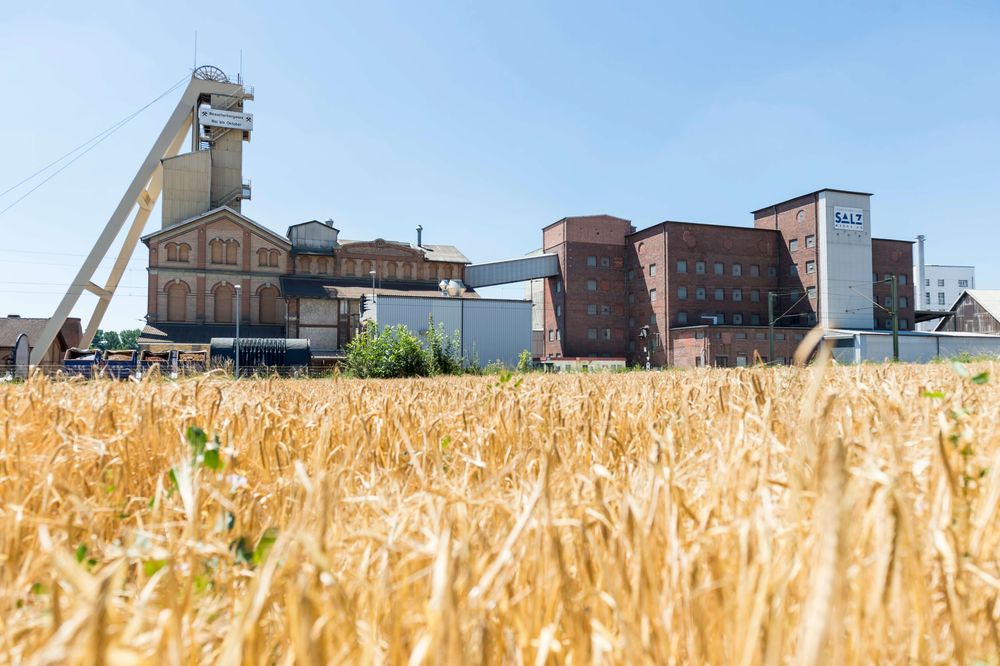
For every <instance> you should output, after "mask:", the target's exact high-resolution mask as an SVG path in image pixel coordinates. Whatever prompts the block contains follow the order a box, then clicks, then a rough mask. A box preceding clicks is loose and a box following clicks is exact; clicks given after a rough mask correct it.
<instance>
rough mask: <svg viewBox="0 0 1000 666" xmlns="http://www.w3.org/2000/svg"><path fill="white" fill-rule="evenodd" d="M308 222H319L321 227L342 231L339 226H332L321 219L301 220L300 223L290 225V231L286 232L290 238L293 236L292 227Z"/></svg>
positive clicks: (301, 225)
mask: <svg viewBox="0 0 1000 666" xmlns="http://www.w3.org/2000/svg"><path fill="white" fill-rule="evenodd" d="M331 221H332V220H331ZM307 224H318V225H320V226H321V227H323V228H324V229H331V230H333V231H336V232H338V233H339V232H340V229H338V228H337V227H333V226H330V225H329V224H327V223H326V222H320V221H319V220H306V221H305V222H299V223H298V224H293V225H291V226H290V227H288V231H287V232H286V233H285V235H286V236H288V237H289V238H291V236H292V229H294V228H296V227H304V226H306V225H307Z"/></svg>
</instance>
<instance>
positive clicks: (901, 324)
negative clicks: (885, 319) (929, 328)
mask: <svg viewBox="0 0 1000 666" xmlns="http://www.w3.org/2000/svg"><path fill="white" fill-rule="evenodd" d="M909 327H910V322H908V321H906V320H905V319H900V320H899V328H900V329H902V330H904V331H905V330H906V329H908V328H909Z"/></svg>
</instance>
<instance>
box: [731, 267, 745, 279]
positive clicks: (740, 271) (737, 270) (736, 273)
mask: <svg viewBox="0 0 1000 666" xmlns="http://www.w3.org/2000/svg"><path fill="white" fill-rule="evenodd" d="M741 275H743V264H733V276H734V277H740V276H741Z"/></svg>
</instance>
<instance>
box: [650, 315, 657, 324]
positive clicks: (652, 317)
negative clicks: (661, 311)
mask: <svg viewBox="0 0 1000 666" xmlns="http://www.w3.org/2000/svg"><path fill="white" fill-rule="evenodd" d="M649 323H650V325H651V326H656V313H655V312H654V313H653V314H651V315H649Z"/></svg>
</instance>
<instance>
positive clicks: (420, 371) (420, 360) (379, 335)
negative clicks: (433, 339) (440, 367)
mask: <svg viewBox="0 0 1000 666" xmlns="http://www.w3.org/2000/svg"><path fill="white" fill-rule="evenodd" d="M346 366H347V371H348V372H349V373H351V374H352V375H354V376H355V377H361V378H368V377H373V378H382V379H385V378H390V377H421V376H427V375H429V374H431V363H430V355H429V354H428V352H427V350H426V349H424V346H423V345H422V344H421V343H420V340H419V339H418V338H417V336H415V335H414V334H413V333H412V332H411V331H410V329H408V328H406V327H405V326H403V325H399V326H387V327H386V328H383V329H382V330H381V331H380V330H379V329H378V326H377V325H376V324H375V323H374V322H369V323H368V324H366V325H365V329H364V330H363V331H362V332H361V333H359V334H358V335H357V336H355V338H354V339H353V340H351V341H350V342H349V343H348V345H347V363H346Z"/></svg>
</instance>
